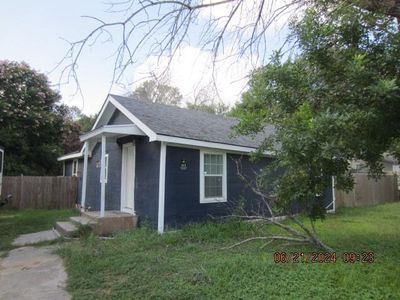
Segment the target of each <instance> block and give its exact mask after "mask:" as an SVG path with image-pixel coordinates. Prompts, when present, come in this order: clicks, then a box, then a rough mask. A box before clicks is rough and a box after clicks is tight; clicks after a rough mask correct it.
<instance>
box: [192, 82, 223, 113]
mask: <svg viewBox="0 0 400 300" xmlns="http://www.w3.org/2000/svg"><path fill="white" fill-rule="evenodd" d="M218 98H219V97H218V92H217V90H216V87H215V85H214V84H212V83H209V84H208V85H205V86H203V87H200V88H195V89H194V90H193V102H187V103H186V107H187V108H188V109H194V110H199V111H204V112H208V113H212V114H216V115H225V114H227V113H229V109H230V108H229V106H228V105H226V104H224V103H223V102H222V101H221V100H219V101H218V100H217V99H218Z"/></svg>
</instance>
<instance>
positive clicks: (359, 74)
mask: <svg viewBox="0 0 400 300" xmlns="http://www.w3.org/2000/svg"><path fill="white" fill-rule="evenodd" d="M291 29H292V33H293V34H292V38H293V39H294V40H296V42H297V45H298V47H299V50H300V53H299V55H298V56H296V57H295V58H293V59H289V60H286V61H283V60H282V57H281V55H279V53H278V54H277V55H276V56H275V57H274V58H273V59H272V61H271V62H270V63H269V64H267V65H266V66H265V67H263V68H260V69H259V70H257V71H256V72H255V73H254V74H253V76H252V79H251V83H250V89H249V91H248V92H246V93H245V94H244V95H243V102H242V103H241V104H239V105H238V106H237V107H236V108H235V110H234V114H235V115H236V116H238V117H239V118H240V119H241V122H240V124H239V125H238V126H237V130H238V132H240V133H245V134H254V133H256V132H259V131H262V130H263V128H264V126H265V125H266V124H274V125H275V126H276V132H275V134H274V135H273V136H272V137H271V138H270V139H267V140H266V141H265V143H264V145H263V146H262V147H261V148H260V149H259V150H260V152H262V151H264V150H273V151H275V153H276V160H275V163H274V164H273V165H271V166H270V167H268V168H266V169H265V170H264V171H263V173H262V174H261V176H260V180H261V181H262V182H263V185H262V187H263V191H264V195H266V199H267V200H266V201H269V203H272V206H273V208H274V209H275V210H276V211H290V207H292V206H293V204H294V203H295V202H296V203H300V204H301V207H302V211H303V212H305V213H306V214H307V215H308V216H309V217H310V220H311V224H312V228H314V222H315V220H317V219H322V218H324V216H325V207H324V204H323V202H322V201H321V197H320V196H321V195H323V194H324V191H325V189H326V188H327V187H329V186H330V185H331V182H332V176H334V177H335V184H336V187H337V188H339V189H344V190H349V189H351V188H352V186H353V178H352V174H351V172H350V165H349V161H350V160H351V159H361V160H364V161H365V162H366V163H367V165H368V166H369V170H370V174H371V175H372V176H375V177H376V176H379V174H380V173H381V172H382V165H381V159H382V155H383V154H384V153H385V152H388V151H393V152H395V154H397V157H399V158H400V156H399V153H398V152H396V149H397V151H398V147H397V146H398V141H399V137H400V123H399V113H400V93H399V87H400V71H399V68H398V61H399V60H400V34H399V32H398V30H397V24H396V23H395V22H394V20H393V18H391V17H388V16H387V15H385V14H382V13H375V12H371V11H368V10H365V9H362V8H360V7H359V6H355V5H346V6H341V7H338V6H336V5H335V4H332V3H330V2H322V3H318V4H316V5H315V6H313V7H312V8H309V9H308V10H307V11H306V12H305V16H304V18H302V19H301V20H299V21H297V22H294V23H293V24H292V26H291ZM276 145H279V147H277V146H276ZM277 171H279V172H278V174H279V175H278V177H277V178H276V179H275V181H274V182H271V181H270V178H271V176H269V175H270V174H271V172H275V174H276V172H277ZM267 187H268V188H267ZM268 190H269V191H272V193H269V194H268V192H267V191H268ZM272 194H273V195H274V196H275V197H276V198H277V199H278V200H277V201H276V202H273V201H272Z"/></svg>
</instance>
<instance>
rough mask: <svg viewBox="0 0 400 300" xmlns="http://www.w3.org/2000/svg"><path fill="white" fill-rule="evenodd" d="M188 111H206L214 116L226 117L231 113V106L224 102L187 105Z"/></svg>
mask: <svg viewBox="0 0 400 300" xmlns="http://www.w3.org/2000/svg"><path fill="white" fill-rule="evenodd" d="M186 106H187V108H188V109H193V110H198V111H204V112H208V113H212V114H214V115H225V114H227V113H228V112H229V106H227V105H225V104H224V103H222V102H218V103H203V104H193V103H187V104H186Z"/></svg>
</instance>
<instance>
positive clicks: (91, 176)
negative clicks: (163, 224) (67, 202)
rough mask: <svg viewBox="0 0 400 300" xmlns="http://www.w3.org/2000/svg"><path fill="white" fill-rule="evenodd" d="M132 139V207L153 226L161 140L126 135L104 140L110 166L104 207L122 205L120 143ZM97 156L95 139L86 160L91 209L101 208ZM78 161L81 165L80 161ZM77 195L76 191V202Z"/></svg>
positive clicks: (87, 197) (156, 204) (155, 213)
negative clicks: (133, 188) (154, 140)
mask: <svg viewBox="0 0 400 300" xmlns="http://www.w3.org/2000/svg"><path fill="white" fill-rule="evenodd" d="M132 141H135V145H136V170H135V211H136V214H137V215H138V216H139V218H140V221H144V220H148V221H149V222H150V224H152V225H153V226H156V224H157V220H158V178H159V164H160V143H159V142H152V143H150V142H149V141H148V138H147V137H134V136H127V137H124V138H120V139H118V140H111V139H109V140H107V147H106V152H107V153H108V155H109V166H108V168H109V170H108V182H107V184H106V210H120V208H121V168H122V145H123V144H125V143H129V142H132ZM100 159H101V144H100V143H98V144H97V145H96V147H95V148H94V149H93V152H92V157H90V158H89V160H88V177H87V188H86V190H87V191H86V206H87V207H90V210H100V168H96V162H97V161H100ZM80 164H81V163H80ZM81 165H82V167H83V162H82V164H81ZM80 185H81V183H80ZM80 199H81V195H80V194H79V202H80Z"/></svg>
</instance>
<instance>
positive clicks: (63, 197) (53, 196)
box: [1, 176, 79, 209]
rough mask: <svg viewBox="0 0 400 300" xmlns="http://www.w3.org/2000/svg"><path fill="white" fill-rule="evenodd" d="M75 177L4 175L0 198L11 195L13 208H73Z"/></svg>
mask: <svg viewBox="0 0 400 300" xmlns="http://www.w3.org/2000/svg"><path fill="white" fill-rule="evenodd" d="M78 184H79V182H78V178H77V177H48V176H5V177H3V187H2V192H1V195H2V198H5V197H6V196H7V195H9V194H11V195H12V200H11V205H10V204H8V207H14V208H37V209H61V208H73V207H74V206H75V203H76V200H77V197H78Z"/></svg>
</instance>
